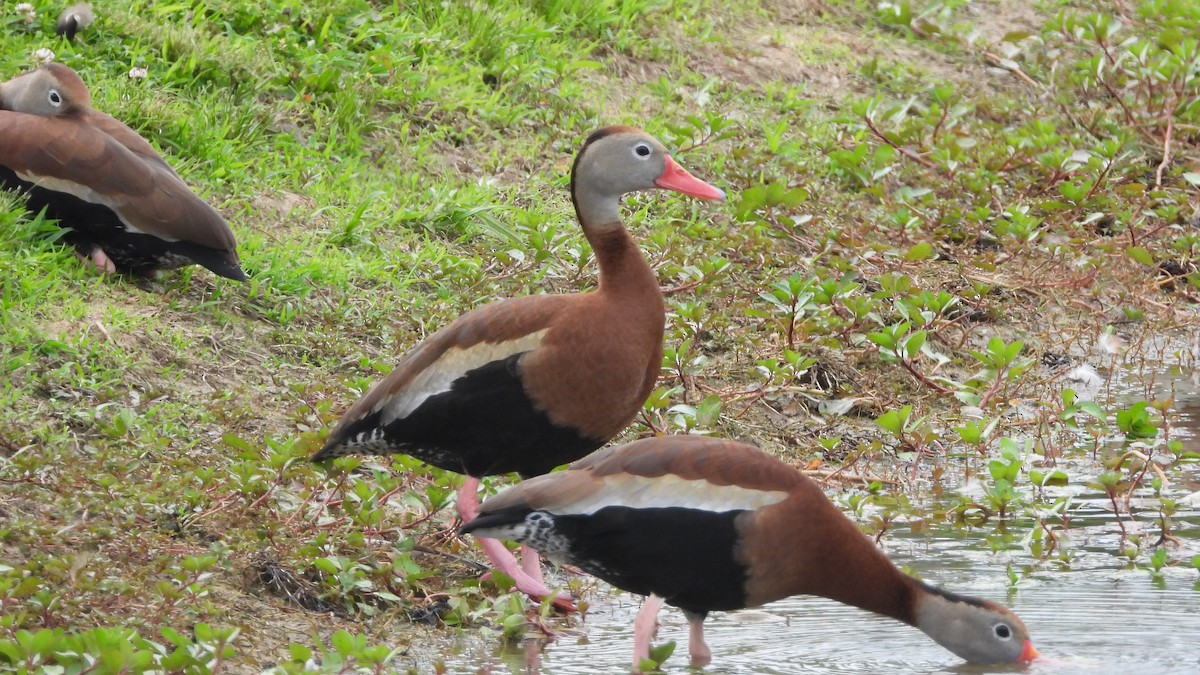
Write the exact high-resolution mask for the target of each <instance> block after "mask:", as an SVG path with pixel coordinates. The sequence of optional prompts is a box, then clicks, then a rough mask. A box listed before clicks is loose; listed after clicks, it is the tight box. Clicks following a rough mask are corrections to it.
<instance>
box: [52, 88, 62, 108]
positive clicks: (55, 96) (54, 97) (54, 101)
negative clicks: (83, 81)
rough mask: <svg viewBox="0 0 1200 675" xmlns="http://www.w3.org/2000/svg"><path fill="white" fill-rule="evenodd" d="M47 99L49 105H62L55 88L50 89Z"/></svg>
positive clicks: (60, 97)
mask: <svg viewBox="0 0 1200 675" xmlns="http://www.w3.org/2000/svg"><path fill="white" fill-rule="evenodd" d="M49 99H50V105H52V106H54V107H55V108H57V107H58V106H60V105H62V96H61V95H59V93H58V90H57V89H51V90H50V96H49Z"/></svg>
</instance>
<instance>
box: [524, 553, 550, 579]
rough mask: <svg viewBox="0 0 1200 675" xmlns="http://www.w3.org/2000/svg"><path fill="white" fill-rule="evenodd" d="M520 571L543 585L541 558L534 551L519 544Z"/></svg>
mask: <svg viewBox="0 0 1200 675" xmlns="http://www.w3.org/2000/svg"><path fill="white" fill-rule="evenodd" d="M521 569H522V570H524V571H525V574H528V575H529V578H530V579H533V580H534V581H536V582H538V583H539V584H544V583H545V581H544V580H543V579H542V556H541V555H540V554H538V552H537V550H536V549H533V548H530V547H529V546H527V545H525V544H521Z"/></svg>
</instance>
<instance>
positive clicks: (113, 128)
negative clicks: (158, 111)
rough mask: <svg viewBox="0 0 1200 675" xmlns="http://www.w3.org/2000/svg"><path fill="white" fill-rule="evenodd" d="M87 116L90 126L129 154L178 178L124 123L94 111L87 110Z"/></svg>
mask: <svg viewBox="0 0 1200 675" xmlns="http://www.w3.org/2000/svg"><path fill="white" fill-rule="evenodd" d="M87 116H88V121H89V122H91V124H92V126H94V127H96V128H97V129H99V130H100V131H103V132H104V133H106V134H108V135H109V136H111V137H112V138H113V139H114V140H116V141H117V142H118V143H120V144H121V145H124V146H125V147H126V148H128V149H129V151H130V152H132V153H133V154H135V155H137V156H138V157H141V158H142V159H144V160H146V161H147V162H150V163H152V164H154V165H156V166H158V167H161V168H162V169H165V170H166V171H168V172H169V173H170V174H171V175H172V176H175V177H176V178H179V174H178V173H175V169H172V168H171V166H170V165H169V164H167V161H166V160H165V159H163V157H162V155H160V154H158V150H155V149H154V146H153V145H151V144H150V142H149V141H147V140H146V139H144V138H142V137H141V135H140V134H138V132H136V131H134V130H133V129H131V128H129V127H128V126H126V125H125V123H124V122H122V121H121V120H119V119H117V118H115V117H113V116H112V115H108V114H106V113H102V112H100V111H99V110H95V109H92V110H89V111H88V113H87ZM181 180H182V179H181Z"/></svg>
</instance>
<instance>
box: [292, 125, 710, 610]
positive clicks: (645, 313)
mask: <svg viewBox="0 0 1200 675" xmlns="http://www.w3.org/2000/svg"><path fill="white" fill-rule="evenodd" d="M653 188H662V189H667V190H674V191H676V192H682V193H684V194H687V195H692V196H694V197H699V198H701V199H724V197H725V193H723V192H722V191H721V190H718V189H717V188H715V187H713V186H711V185H709V184H707V183H705V182H703V181H701V180H699V179H697V178H695V177H693V176H692V175H691V174H689V173H688V172H687V171H685V170H684V169H683V168H681V167H680V166H679V165H678V164H676V163H675V161H674V160H672V159H671V157H670V156H669V155H668V154H667V150H666V148H664V147H663V146H662V144H661V143H659V142H658V141H657V140H655V139H654V138H652V137H651V136H649V135H647V134H646V133H645V132H643V131H640V130H638V129H633V128H630V127H622V126H612V127H606V128H604V129H600V130H599V131H596V132H595V133H593V134H592V135H591V136H589V137H588V139H587V141H585V142H584V144H583V147H582V148H581V149H580V150H579V154H578V156H577V157H576V158H575V165H574V167H573V169H572V170H571V197H572V199H573V201H574V203H575V213H576V215H577V216H578V218H579V223H580V225H581V226H582V227H583V232H584V235H585V236H586V237H587V240H588V242H589V243H591V245H592V248H593V250H594V251H595V254H596V259H597V261H598V262H599V265H600V285H599V288H598V289H596V290H595V291H593V292H590V293H578V294H571V295H538V296H527V297H521V298H514V299H510V300H504V301H501V302H496V303H493V304H490V305H486V306H483V307H479V308H477V309H474V310H472V311H470V312H468V313H467V314H464V315H463V316H461V317H459V318H458V319H457V320H455V321H454V322H453V323H451V324H450V325H449V326H446V327H445V328H443V329H441V330H440V331H438V332H437V333H435V334H434V335H431V336H430V337H429V338H427V339H426V340H425V341H424V342H422V343H420V344H419V345H417V346H416V347H415V348H413V349H412V350H411V351H410V352H408V354H406V355H405V356H404V358H403V359H401V361H400V363H399V364H398V365H397V366H396V368H395V370H393V371H392V372H391V374H390V375H388V376H387V377H386V378H384V379H383V380H382V381H381V382H379V383H378V384H376V385H375V387H374V388H372V389H371V390H370V391H369V392H368V393H367V394H366V395H365V396H363V397H362V398H361V399H359V401H358V402H357V403H355V404H354V405H353V406H352V407H351V408H350V410H348V411H347V412H346V414H345V416H344V417H343V418H342V420H341V422H340V423H339V424H338V426H337V428H336V429H335V430H334V432H333V433H332V434H330V436H329V440H328V442H327V443H326V444H325V447H324V448H322V449H321V450H320V451H319V452H317V453H316V454H315V455H314V456H313V461H321V460H326V459H330V458H333V457H339V456H342V455H347V454H352V453H363V454H375V455H383V454H390V453H406V454H409V455H412V456H413V457H416V458H418V459H420V460H422V461H425V462H428V463H429V464H432V465H434V466H437V467H440V468H442V469H446V470H449V471H457V472H460V473H464V474H466V475H467V477H468V478H467V480H466V482H465V483H464V484H463V487H462V489H461V490H460V492H459V497H458V512H459V515H460V516H461V517H462V519H463V521H464V522H466V521H470V520H471V519H472V518H474V517H475V509H476V508H477V506H478V503H479V502H478V497H477V496H476V491H477V489H478V487H479V480H478V479H479V478H480V477H482V476H489V475H495V474H503V473H509V472H513V471H515V472H517V473H519V474H521V475H522V476H535V475H538V474H542V473H546V472H547V471H550V470H551V469H553V468H554V467H556V466H558V465H560V464H565V463H567V462H570V461H574V460H576V459H579V458H580V457H583V456H584V455H586V454H588V453H589V452H591V451H593V450H595V449H596V448H598V447H600V446H601V445H603V444H604V443H606V442H608V440H609V439H611V438H612V437H613V436H615V435H616V434H617V433H619V432H620V431H621V430H622V429H624V428H625V427H626V426H628V425H629V423H630V422H631V421H633V418H634V416H635V415H636V414H637V412H638V410H640V409H641V407H642V404H643V403H645V401H646V398H647V397H648V396H649V394H650V391H651V390H652V389H653V388H654V383H655V381H656V380H657V379H658V373H659V371H660V369H661V367H662V349H663V347H662V341H663V324H664V322H665V313H664V306H663V300H662V295H661V293H660V291H659V287H658V280H657V279H656V278H655V276H654V272H653V271H652V270H651V269H650V266H649V265H647V264H646V260H645V259H644V258H643V257H642V254H641V251H640V250H639V249H638V246H637V244H636V243H634V241H633V238H632V237H630V236H629V233H628V232H627V231H626V230H625V227H624V226H623V225H622V224H621V216H620V211H619V207H620V200H621V197H622V196H623V195H625V194H626V193H629V192H634V191H636V190H649V189H653ZM482 545H483V547H484V550H485V552H486V553H487V554H488V557H489V558H491V559H492V562H493V563H494V564H495V565H496V566H497V567H498V568H499V569H501V570H502V571H504V572H505V573H506V574H508V575H509V576H510V577H512V578H513V579H514V580H515V581H516V583H517V588H518V589H520V590H521V591H522V592H524V593H527V594H529V595H530V596H532V597H546V596H547V595H548V594H549V590H548V589H547V588H546V586H545V584H544V583H542V581H541V566H540V564H539V563H538V557H537V553H536V552H535V551H532V550H526V551H525V555H524V556H523V558H524V562H525V569H524V570H522V569H520V568H519V567H518V566H517V564H516V560H515V558H513V556H512V554H511V553H509V552H508V550H507V549H505V548H504V545H503V544H501V543H500V542H498V541H494V540H487V539H485V540H483V542H482ZM556 603H557V604H559V605H560V606H562V607H566V608H569V607H570V606H571V603H570V598H569V597H568V596H560V597H558V598H557V599H556Z"/></svg>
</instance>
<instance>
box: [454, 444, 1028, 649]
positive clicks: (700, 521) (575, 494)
mask: <svg viewBox="0 0 1200 675" xmlns="http://www.w3.org/2000/svg"><path fill="white" fill-rule="evenodd" d="M462 532H464V533H468V532H469V533H472V534H474V535H475V536H478V537H496V538H501V539H511V540H514V541H519V542H523V543H525V544H527V545H530V546H532V547H534V548H536V549H538V550H539V551H541V552H542V553H544V554H546V556H547V557H549V558H551V559H553V560H556V561H558V562H561V563H569V564H572V565H576V566H578V567H579V568H581V569H583V570H584V571H586V572H588V573H590V574H593V575H595V576H597V577H600V578H601V579H603V580H605V581H607V582H609V583H610V584H612V585H614V586H616V587H618V588H622V589H624V590H626V591H630V592H632V593H639V594H641V595H647V596H650V597H649V598H648V599H647V601H646V603H645V604H644V605H643V607H642V610H641V612H639V614H638V617H637V620H636V622H635V631H634V659H633V665H634V669H637V668H638V665H639V664H640V663H641V661H642V659H644V658H646V657H647V655H648V654H649V645H650V639H651V637H652V635H653V631H654V626H655V617H656V615H657V614H658V610H659V608H660V607H661V605H662V603H663V602H664V601H665V602H667V603H669V604H671V605H673V606H676V607H679V608H680V609H682V610H683V611H684V613H685V615H686V616H687V617H688V621H689V623H690V636H689V653H690V656H691V660H692V665H693V666H697V667H701V666H704V665H707V664H708V663H709V662H710V660H711V658H712V652H711V651H710V650H709V648H708V646H707V645H706V644H705V643H704V619H705V617H706V616H707V615H708V613H709V612H712V611H716V610H733V609H741V608H745V607H755V606H758V605H762V604H765V603H768V602H771V601H773V600H779V599H781V598H786V597H788V596H791V595H819V596H822V597H826V598H831V599H833V600H836V601H838V602H842V603H845V604H848V605H853V606H855V607H861V608H862V609H866V610H869V611H872V612H875V613H878V614H882V615H884V616H888V617H891V618H893V619H897V620H899V621H903V622H904V623H907V624H909V625H911V626H915V627H916V628H918V629H920V630H921V631H923V632H924V633H925V634H926V635H928V636H929V637H931V638H933V640H934V641H936V642H937V643H938V644H940V645H942V646H943V647H945V648H946V649H948V650H950V651H951V652H953V653H954V654H956V655H958V656H959V657H961V658H963V659H965V660H967V661H969V662H972V663H1010V662H1016V661H1030V660H1032V659H1034V658H1036V657H1037V650H1035V649H1034V648H1033V643H1032V642H1031V641H1030V640H1029V631H1028V630H1026V628H1025V624H1023V623H1022V622H1021V620H1020V619H1019V618H1017V615H1016V614H1014V613H1013V612H1012V611H1011V610H1009V609H1008V608H1006V607H1004V606H1002V605H999V604H997V603H994V602H991V601H988V600H978V599H975V598H970V597H966V596H962V595H956V594H954V593H950V592H948V591H943V590H941V589H938V588H934V587H933V586H930V585H929V584H926V583H923V582H921V581H918V580H917V579H914V578H913V577H910V576H908V575H907V574H904V573H903V572H901V571H900V570H899V569H898V568H897V567H896V566H895V565H893V564H892V562H891V561H890V560H889V559H888V557H887V556H886V555H884V553H883V552H882V551H880V550H879V548H878V547H876V546H875V544H874V542H873V541H872V540H871V539H870V538H869V537H867V536H865V535H864V534H863V533H862V532H860V531H859V529H858V528H857V527H856V526H855V525H854V523H853V522H851V521H850V519H849V518H847V517H846V516H845V515H843V514H842V512H841V511H839V510H838V509H837V507H836V506H834V505H833V503H832V502H830V501H829V499H827V498H826V497H825V494H824V493H823V492H822V491H821V489H820V487H818V486H817V484H816V483H814V482H813V481H812V480H810V479H809V478H807V477H806V476H804V475H803V474H801V473H800V472H798V471H796V470H795V469H793V468H792V467H790V466H788V465H787V464H784V463H783V462H781V461H779V460H777V459H775V458H774V457H771V456H770V455H768V454H767V453H765V452H763V451H761V450H759V449H758V448H755V447H753V446H750V445H745V444H742V443H735V442H732V441H726V440H720V439H714V438H704V437H698V436H664V437H658V438H649V439H645V440H640V441H635V442H633V443H629V444H628V445H623V446H615V447H610V448H605V449H604V450H601V451H600V452H597V453H595V454H594V455H591V456H589V457H587V458H586V459H584V460H582V461H580V462H577V463H575V464H573V465H572V466H571V467H570V468H568V469H567V470H566V471H559V472H556V473H552V474H548V475H545V476H538V477H536V478H531V479H529V480H526V481H524V482H521V483H519V484H517V485H515V486H513V487H511V488H509V489H507V490H505V491H504V492H501V493H500V494H498V495H496V496H495V497H492V498H491V499H488V500H487V501H485V502H484V503H483V505H482V506H481V507H480V508H479V516H478V517H477V518H476V519H475V520H473V521H471V522H469V523H467V524H466V525H464V526H463V528H462Z"/></svg>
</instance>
